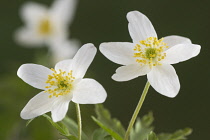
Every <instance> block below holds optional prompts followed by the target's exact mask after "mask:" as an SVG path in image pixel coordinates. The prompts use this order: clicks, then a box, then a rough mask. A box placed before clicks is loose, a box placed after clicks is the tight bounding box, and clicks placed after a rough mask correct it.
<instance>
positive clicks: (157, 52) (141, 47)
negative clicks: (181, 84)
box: [133, 37, 168, 68]
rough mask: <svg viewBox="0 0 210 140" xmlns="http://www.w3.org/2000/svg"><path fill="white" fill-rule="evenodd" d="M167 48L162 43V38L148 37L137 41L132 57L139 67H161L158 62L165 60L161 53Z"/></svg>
mask: <svg viewBox="0 0 210 140" xmlns="http://www.w3.org/2000/svg"><path fill="white" fill-rule="evenodd" d="M166 48H168V46H167V44H166V43H164V42H163V38H161V39H159V40H158V39H157V37H149V38H147V39H146V40H141V41H139V44H136V46H135V47H134V51H135V53H134V56H133V57H135V58H136V62H138V63H140V65H141V66H142V65H149V66H150V68H151V67H153V66H157V65H161V63H160V61H161V60H163V59H165V57H166V53H163V51H164V50H165V49H166Z"/></svg>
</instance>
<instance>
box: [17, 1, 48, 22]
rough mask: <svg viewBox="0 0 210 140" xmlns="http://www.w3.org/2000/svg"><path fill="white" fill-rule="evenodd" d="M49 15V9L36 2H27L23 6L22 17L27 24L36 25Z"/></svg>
mask: <svg viewBox="0 0 210 140" xmlns="http://www.w3.org/2000/svg"><path fill="white" fill-rule="evenodd" d="M46 14H47V7H45V6H43V5H41V4H38V3H35V2H27V3H25V4H23V6H22V8H21V11H20V15H21V17H22V18H23V21H25V23H26V24H36V23H37V22H38V21H39V20H37V19H40V17H43V16H45V15H46Z"/></svg>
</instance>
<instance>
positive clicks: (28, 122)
mask: <svg viewBox="0 0 210 140" xmlns="http://www.w3.org/2000/svg"><path fill="white" fill-rule="evenodd" d="M33 120H34V118H33V119H30V120H28V121H27V122H26V127H27V126H28V125H29V124H30V123H31V122H32V121H33Z"/></svg>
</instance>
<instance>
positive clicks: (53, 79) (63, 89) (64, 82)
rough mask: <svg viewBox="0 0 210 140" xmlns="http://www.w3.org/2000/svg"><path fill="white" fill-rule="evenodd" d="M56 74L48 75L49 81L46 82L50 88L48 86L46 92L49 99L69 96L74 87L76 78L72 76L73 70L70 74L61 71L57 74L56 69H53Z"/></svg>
mask: <svg viewBox="0 0 210 140" xmlns="http://www.w3.org/2000/svg"><path fill="white" fill-rule="evenodd" d="M51 70H52V71H53V72H54V73H52V75H48V79H47V81H46V83H47V84H49V86H46V87H45V88H46V90H45V91H44V92H46V93H49V94H50V95H49V98H52V97H53V96H55V97H58V96H59V95H67V94H68V93H69V92H71V90H72V88H73V85H72V83H73V82H74V80H75V77H73V76H72V70H71V71H70V72H68V73H66V72H65V71H62V70H61V69H59V72H57V71H56V70H54V69H51Z"/></svg>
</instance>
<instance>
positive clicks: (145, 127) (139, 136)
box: [130, 112, 154, 140]
mask: <svg viewBox="0 0 210 140" xmlns="http://www.w3.org/2000/svg"><path fill="white" fill-rule="evenodd" d="M153 121H154V117H153V114H152V112H149V113H148V114H147V115H145V116H143V117H142V119H141V120H140V119H137V121H136V123H135V127H134V129H132V130H131V134H130V139H131V140H146V138H147V136H148V135H149V134H150V132H151V131H153V130H154V127H153V126H152V123H153Z"/></svg>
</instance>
